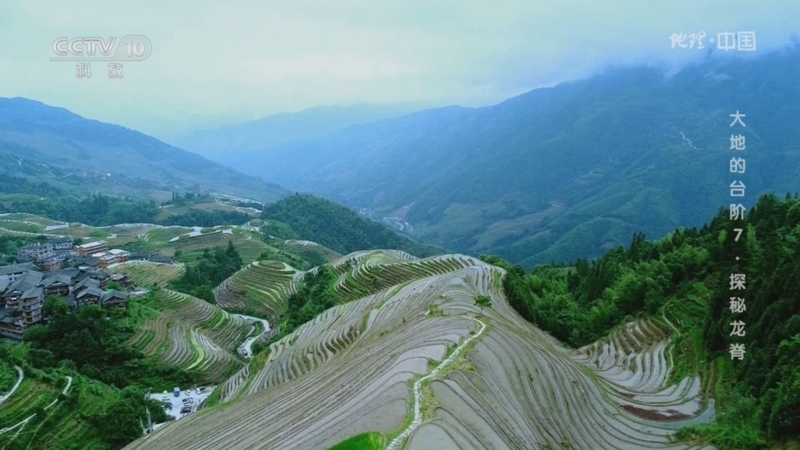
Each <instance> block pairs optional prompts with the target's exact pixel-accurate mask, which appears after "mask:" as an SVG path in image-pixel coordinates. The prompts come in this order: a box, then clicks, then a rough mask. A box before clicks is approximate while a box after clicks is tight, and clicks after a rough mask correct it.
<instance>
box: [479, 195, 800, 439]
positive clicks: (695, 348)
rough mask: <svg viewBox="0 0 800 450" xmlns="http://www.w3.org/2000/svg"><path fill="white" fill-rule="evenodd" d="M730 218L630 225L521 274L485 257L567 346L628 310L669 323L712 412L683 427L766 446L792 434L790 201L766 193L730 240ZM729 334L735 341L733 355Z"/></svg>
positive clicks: (798, 267) (799, 214)
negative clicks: (634, 230) (595, 250)
mask: <svg viewBox="0 0 800 450" xmlns="http://www.w3.org/2000/svg"><path fill="white" fill-rule="evenodd" d="M738 227H742V224H741V222H737V223H734V222H732V221H730V219H729V214H728V211H722V212H720V213H719V214H718V215H717V216H716V217H715V218H714V219H713V220H712V221H711V222H710V223H709V224H707V225H706V226H704V227H703V228H702V229H700V230H699V231H698V230H696V229H689V230H686V229H682V230H678V231H676V232H674V233H671V234H670V235H669V236H668V237H666V238H664V239H661V240H659V241H656V242H648V241H646V240H645V239H644V237H643V236H641V235H637V236H635V237H634V239H633V242H632V243H631V245H630V247H629V248H628V249H624V248H622V247H618V248H615V249H613V250H611V251H609V252H607V253H606V254H605V255H603V256H602V257H601V258H599V259H598V260H596V261H593V262H587V261H586V260H584V259H581V260H578V262H577V264H575V265H574V266H571V267H563V266H561V267H559V266H555V267H554V266H539V267H537V268H535V269H534V270H533V273H531V274H527V275H526V274H525V272H524V271H523V270H522V269H521V268H520V267H516V268H512V267H510V266H508V265H506V264H504V263H502V262H500V261H498V260H496V259H494V258H486V260H487V261H491V262H495V263H499V264H500V265H501V266H504V267H506V268H508V269H509V273H508V276H507V277H506V278H505V279H504V287H505V289H504V290H505V292H506V295H507V296H508V299H509V302H510V304H511V305H512V306H513V307H514V309H516V310H517V311H518V312H519V313H520V314H522V316H523V317H525V318H526V319H528V320H530V321H532V322H534V323H535V324H537V326H539V327H541V328H542V329H543V330H546V331H549V332H550V333H552V334H553V336H555V337H556V338H558V339H559V340H561V341H563V342H567V343H569V344H570V345H573V346H576V347H577V346H582V345H586V344H590V343H591V342H593V341H594V340H595V339H598V338H600V337H602V336H605V335H606V334H607V333H608V332H609V330H611V329H613V328H614V327H615V326H617V325H620V324H622V323H624V321H625V320H626V316H628V317H629V316H641V315H650V316H651V317H653V316H654V317H656V318H658V319H661V318H663V320H664V321H665V322H669V323H672V324H675V326H677V327H678V329H679V331H678V336H677V337H676V339H675V347H674V352H673V354H672V356H673V357H674V358H675V361H678V363H677V366H676V370H675V372H674V373H673V379H676V378H680V377H681V376H684V375H685V374H686V373H694V372H698V373H700V374H701V375H702V377H703V379H704V384H705V385H710V387H709V390H710V392H711V393H712V395H713V396H714V397H715V399H716V402H717V409H718V412H720V411H721V412H722V414H721V416H720V418H719V421H718V422H717V423H715V424H714V425H706V426H702V427H698V428H696V429H693V430H686V431H683V432H682V435H683V436H684V437H687V436H688V437H691V436H694V437H697V438H704V439H711V440H712V442H713V443H714V444H715V445H717V446H718V448H721V449H756V448H764V446H765V445H766V443H767V442H768V441H770V440H771V441H781V440H787V439H795V440H798V439H800V432H798V430H800V368H798V364H797V362H798V356H797V355H798V352H799V351H800V299H799V298H800V297H798V295H797V293H798V292H800V200H798V197H797V195H795V196H793V197H790V196H787V198H786V199H785V200H780V199H779V198H778V197H776V196H775V195H774V194H769V195H767V196H764V197H762V198H761V199H759V201H758V202H757V205H756V206H755V207H754V208H753V209H752V210H750V211H749V213H748V215H747V220H746V225H745V226H744V227H743V228H744V230H745V231H744V232H743V233H742V236H741V237H740V239H739V240H738V241H737V240H736V233H735V232H734V231H733V229H734V228H738ZM737 258H738V261H737ZM734 274H743V275H744V276H745V279H744V281H745V283H744V287H745V289H743V290H739V289H737V290H732V289H731V287H732V283H731V281H732V279H731V277H732V275H734ZM737 302H738V303H737ZM734 321H741V322H743V323H744V335H743V336H735V335H733V334H732V332H733V331H734V327H733V322H734ZM732 344H744V349H745V354H744V358H743V359H742V360H738V359H733V357H732V355H731V353H730V350H731V345H732ZM789 448H792V447H789Z"/></svg>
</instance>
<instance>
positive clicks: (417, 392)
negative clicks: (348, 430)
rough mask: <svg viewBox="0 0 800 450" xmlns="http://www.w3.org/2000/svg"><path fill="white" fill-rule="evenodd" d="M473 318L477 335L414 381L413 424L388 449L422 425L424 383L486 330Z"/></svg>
mask: <svg viewBox="0 0 800 450" xmlns="http://www.w3.org/2000/svg"><path fill="white" fill-rule="evenodd" d="M473 320H475V321H476V322H478V323H479V324H481V329H480V331H478V332H477V333H475V335H474V336H472V337H471V338H469V339H467V340H466V341H464V342H462V343H461V345H459V346H458V347H457V348H456V349H455V351H453V354H451V355H450V356H449V357H447V359H445V360H444V361H442V363H441V364H439V365H438V366H436V368H435V369H433V370H432V371H431V373H429V374H427V375H425V376H424V377H422V378H420V379H419V380H417V381H416V382H415V383H414V420H412V421H411V424H409V425H408V427H406V429H405V430H403V432H402V433H400V435H399V436H397V437H396V438H394V440H393V441H392V442H391V443H389V446H388V447H386V450H398V449H399V448H400V447H401V446H402V445H403V442H405V440H406V439H407V438H408V437H409V436H411V433H413V432H414V430H416V429H417V427H418V426H420V424H421V423H422V412H421V405H420V403H421V396H422V394H421V390H422V383H423V382H425V381H427V380H429V379H431V378H434V377H435V376H436V375H438V374H439V372H441V371H442V369H444V368H445V367H447V366H448V365H449V364H450V363H452V362H453V360H455V359H456V358H457V357H458V355H459V354H460V353H461V351H462V350H464V347H466V346H467V345H468V344H469V343H470V342H472V341H473V340H474V339H476V338H478V337H479V336H480V335H481V334H483V332H484V330H486V324H485V323H483V322H481V321H480V320H478V319H473Z"/></svg>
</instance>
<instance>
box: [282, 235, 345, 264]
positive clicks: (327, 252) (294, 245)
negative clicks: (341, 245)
mask: <svg viewBox="0 0 800 450" xmlns="http://www.w3.org/2000/svg"><path fill="white" fill-rule="evenodd" d="M283 249H284V250H286V251H288V252H292V253H296V254H299V255H301V256H302V254H303V253H304V252H308V251H315V252H317V253H319V254H320V255H322V257H323V258H325V260H326V261H335V260H337V259H339V258H341V257H342V255H341V254H339V253H338V252H335V251H333V250H331V249H329V248H328V247H325V246H323V245H320V244H318V243H316V242H312V241H299V240H295V239H290V240H288V241H286V242H285V243H284V244H283Z"/></svg>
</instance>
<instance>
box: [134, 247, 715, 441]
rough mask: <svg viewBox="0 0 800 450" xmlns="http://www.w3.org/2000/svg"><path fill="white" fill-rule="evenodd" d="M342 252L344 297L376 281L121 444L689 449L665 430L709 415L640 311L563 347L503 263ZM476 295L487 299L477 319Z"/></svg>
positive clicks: (664, 337) (663, 338)
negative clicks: (525, 306)
mask: <svg viewBox="0 0 800 450" xmlns="http://www.w3.org/2000/svg"><path fill="white" fill-rule="evenodd" d="M347 259H352V260H354V261H355V263H353V264H349V266H350V268H349V269H347V266H348V263H347V262H346V261H347ZM339 263H340V264H339ZM339 263H337V267H339V268H340V273H341V274H343V275H344V274H347V275H348V276H349V278H345V281H344V282H343V283H341V284H339V285H337V289H339V290H340V292H343V293H345V294H347V295H351V294H349V293H351V292H352V290H353V289H355V287H354V286H355V285H352V283H353V282H352V281H349V280H355V281H356V282H358V283H359V284H360V285H364V283H369V282H367V281H364V280H367V279H368V278H369V276H370V274H372V275H373V276H374V278H375V279H377V280H378V281H377V282H375V283H376V285H375V287H373V288H371V289H374V290H375V291H374V292H371V293H368V294H366V295H364V296H362V297H360V298H359V299H357V300H354V301H351V302H348V303H344V304H341V305H338V306H336V307H334V308H331V309H330V310H328V311H325V312H324V313H322V314H321V315H320V316H318V317H317V318H315V319H314V320H312V321H311V322H309V323H306V324H305V325H303V326H301V327H299V328H298V329H297V330H296V331H295V332H294V333H292V334H291V335H289V336H286V337H285V338H283V339H282V340H280V341H278V342H276V343H274V344H272V345H271V347H270V349H269V350H268V351H265V352H264V353H261V354H259V355H257V357H256V358H254V360H253V361H252V362H251V365H250V366H249V367H248V368H247V370H244V369H243V370H242V371H241V372H239V373H238V374H236V375H235V376H234V377H233V378H231V379H229V380H228V382H226V383H225V384H224V385H223V389H224V390H225V394H224V395H223V396H222V399H223V401H227V402H226V403H224V405H222V406H220V407H216V408H212V409H209V410H206V411H202V412H200V413H197V414H195V415H193V416H190V417H189V418H186V419H183V420H180V421H177V422H175V423H172V424H169V425H167V426H165V427H164V428H162V429H161V430H159V431H158V432H156V433H154V434H152V435H149V436H147V437H145V438H143V439H140V440H139V441H137V442H134V443H133V444H131V445H129V446H128V447H126V448H128V449H154V450H160V449H164V450H166V449H174V448H192V449H196V450H211V449H216V448H222V447H224V448H227V449H231V450H240V449H241V450H243V449H249V448H302V449H309V450H313V449H321V450H326V449H328V448H330V447H333V446H334V445H336V444H338V443H340V442H342V441H345V440H346V439H348V438H350V437H353V436H356V435H360V434H362V433H368V432H375V433H381V434H383V436H384V438H385V439H384V443H386V444H388V443H389V442H392V441H393V440H394V439H395V438H397V437H398V436H400V441H402V442H403V444H402V445H403V446H405V447H404V448H407V449H411V450H434V449H435V450H448V449H485V448H500V449H518V448H519V449H556V448H558V449H567V448H572V449H592V450H594V449H609V450H610V449H632V450H633V449H636V450H642V449H689V448H696V447H692V446H688V445H684V444H677V443H672V442H671V441H670V435H671V434H672V433H674V430H675V429H676V428H677V427H678V426H680V425H681V424H686V423H691V422H692V421H703V420H707V419H709V418H710V414H709V410H708V409H705V410H704V409H703V407H704V403H703V402H702V399H701V398H700V389H699V386H697V381H696V380H694V379H691V378H687V379H685V380H683V381H682V382H681V383H680V384H679V385H676V386H665V383H664V382H665V380H667V374H668V372H669V358H668V357H665V353H664V350H665V349H667V348H668V345H669V334H668V333H667V330H665V329H663V327H661V326H659V325H657V324H655V323H653V322H648V321H643V322H637V323H634V324H630V325H629V326H626V327H623V328H622V329H620V330H619V331H618V332H616V333H614V334H613V335H611V336H609V337H608V338H606V339H604V340H602V341H600V342H598V343H596V344H594V345H592V346H587V347H585V348H582V349H578V350H570V349H567V348H564V347H563V346H562V345H561V344H560V343H559V342H557V341H556V340H555V339H554V338H552V337H551V336H550V335H548V334H546V333H544V332H542V331H541V330H539V329H538V328H536V327H534V326H533V325H531V324H530V323H528V322H526V321H525V320H524V319H522V318H521V317H520V316H519V315H518V314H517V313H516V312H515V311H514V310H513V309H512V308H511V307H510V306H509V304H508V302H507V301H506V299H505V297H504V295H503V293H502V290H501V285H500V280H501V276H502V275H503V270H502V269H500V268H497V267H494V266H489V265H486V264H484V263H483V262H481V261H479V260H477V259H475V258H471V257H468V256H463V255H448V256H440V257H436V258H430V259H427V260H412V259H410V258H408V257H406V256H405V255H403V254H402V253H398V252H386V253H385V254H383V255H381V254H380V252H361V253H358V254H354V255H348V256H346V257H343V258H342V260H341V261H340V262H339ZM378 268H380V272H377V269H378ZM377 273H380V275H376V274H377ZM378 282H380V283H383V284H381V285H380V286H378V285H377V283H378ZM391 283H396V284H394V285H391ZM390 285H391V286H390ZM381 286H382V287H383V288H382V289H380V290H378V289H379V287H381ZM353 295H355V294H353ZM477 295H488V296H490V297H491V298H492V306H491V308H486V309H485V311H484V314H483V316H481V317H477V316H478V315H479V314H480V312H479V308H478V307H477V306H475V304H474V298H475V296H477ZM476 318H477V319H479V320H480V322H482V323H485V324H486V329H485V330H484V331H483V333H480V330H481V327H480V326H479V324H478V322H477V321H476V320H475V319H476ZM473 336H477V337H476V338H475V339H474V340H473V341H471V342H468V343H467V345H466V347H465V348H464V350H463V351H461V352H458V353H454V349H455V348H456V346H458V345H459V344H463V343H465V342H466V341H467V340H468V339H469V338H470V337H473ZM453 355H455V356H453ZM442 361H444V362H445V364H441V362H442ZM437 366H440V367H438V369H439V370H438V372H436V373H435V375H431V376H430V377H428V378H425V377H426V375H428V374H430V373H431V371H432V370H433V368H434V367H437ZM415 383H416V384H417V386H418V389H419V391H418V394H416V395H415V394H413V393H412V392H413V388H412V387H413V386H414V385H415ZM417 408H419V421H418V422H417V421H415V419H414V414H413V412H414V410H415V409H417ZM665 419H670V420H665ZM409 425H413V426H412V427H411V428H412V431H411V432H410V433H408V435H407V436H406V435H404V434H402V432H403V431H405V430H408V429H409ZM398 445H399V444H398ZM706 448H710V447H706Z"/></svg>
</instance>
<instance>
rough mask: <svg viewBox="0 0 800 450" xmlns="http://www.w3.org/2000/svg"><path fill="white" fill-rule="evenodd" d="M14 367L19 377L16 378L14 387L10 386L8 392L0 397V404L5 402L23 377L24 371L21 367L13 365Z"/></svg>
mask: <svg viewBox="0 0 800 450" xmlns="http://www.w3.org/2000/svg"><path fill="white" fill-rule="evenodd" d="M14 368H15V369H17V373H18V374H19V378H18V379H17V382H16V383H15V384H14V387H12V388H11V390H10V391H8V394H6V395H4V396H2V397H0V405H2V404H3V402H5V401H6V400H8V398H9V397H11V394H13V393H14V391H16V390H17V388H19V385H20V384H22V380H24V379H25V372H23V371H22V367H20V366H17V365H15V366H14Z"/></svg>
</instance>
